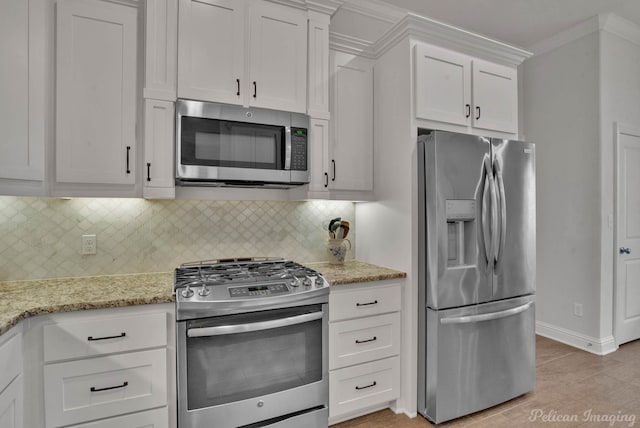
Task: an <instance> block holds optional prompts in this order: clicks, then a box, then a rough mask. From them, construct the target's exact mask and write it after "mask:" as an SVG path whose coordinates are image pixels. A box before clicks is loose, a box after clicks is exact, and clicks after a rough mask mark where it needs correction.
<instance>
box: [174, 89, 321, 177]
mask: <svg viewBox="0 0 640 428" xmlns="http://www.w3.org/2000/svg"><path fill="white" fill-rule="evenodd" d="M308 127H309V118H308V117H307V116H305V115H303V114H299V113H288V112H283V111H275V110H266V109H259V108H253V107H252V108H244V107H241V106H232V105H226V104H216V103H206V102H200V101H189V100H178V101H177V102H176V183H177V184H179V185H183V186H184V185H197V186H207V185H209V186H242V187H291V186H293V185H299V184H303V183H308V182H309V166H308V165H309V161H308V153H309V150H308V141H307V130H308Z"/></svg>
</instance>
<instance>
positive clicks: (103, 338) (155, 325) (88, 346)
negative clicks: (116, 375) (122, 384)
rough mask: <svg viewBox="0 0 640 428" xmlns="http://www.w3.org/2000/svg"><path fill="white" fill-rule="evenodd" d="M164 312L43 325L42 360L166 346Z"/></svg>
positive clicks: (165, 318) (165, 319)
mask: <svg viewBox="0 0 640 428" xmlns="http://www.w3.org/2000/svg"><path fill="white" fill-rule="evenodd" d="M166 344H167V314H166V313H165V312H157V313H150V314H143V315H131V316H121V317H113V318H110V317H99V318H91V319H86V320H81V321H77V320H74V321H64V322H61V323H58V324H51V325H46V326H44V361H45V362H51V361H58V360H66V359H72V358H83V357H89V356H96V355H103V354H111V353H116V352H127V351H135V350H138V349H146V348H153V347H159V346H166Z"/></svg>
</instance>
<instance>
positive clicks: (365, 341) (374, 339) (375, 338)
mask: <svg viewBox="0 0 640 428" xmlns="http://www.w3.org/2000/svg"><path fill="white" fill-rule="evenodd" d="M376 340H378V338H377V337H375V336H373V339H367V340H358V339H356V343H358V344H360V343H367V342H374V341H376Z"/></svg>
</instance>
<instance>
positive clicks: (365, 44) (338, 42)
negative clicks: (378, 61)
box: [329, 32, 376, 59]
mask: <svg viewBox="0 0 640 428" xmlns="http://www.w3.org/2000/svg"><path fill="white" fill-rule="evenodd" d="M329 49H332V50H335V51H340V52H345V53H348V54H353V55H358V56H363V57H366V58H371V59H375V58H376V52H375V51H374V50H373V42H371V41H369V40H364V39H359V38H357V37H352V36H348V35H346V34H342V33H335V32H329Z"/></svg>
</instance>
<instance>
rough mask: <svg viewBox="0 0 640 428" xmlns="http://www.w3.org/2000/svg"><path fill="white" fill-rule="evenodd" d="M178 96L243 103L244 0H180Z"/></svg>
mask: <svg viewBox="0 0 640 428" xmlns="http://www.w3.org/2000/svg"><path fill="white" fill-rule="evenodd" d="M178 16H179V24H178V58H179V59H178V97H179V98H187V99H196V100H206V101H217V102H221V103H228V104H242V99H243V97H244V96H245V93H246V92H247V91H248V90H249V85H248V84H247V82H246V79H245V78H244V68H245V64H244V61H245V40H244V37H245V2H244V1H243V0H240V1H238V0H202V1H195V0H180V3H179V14H178Z"/></svg>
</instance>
